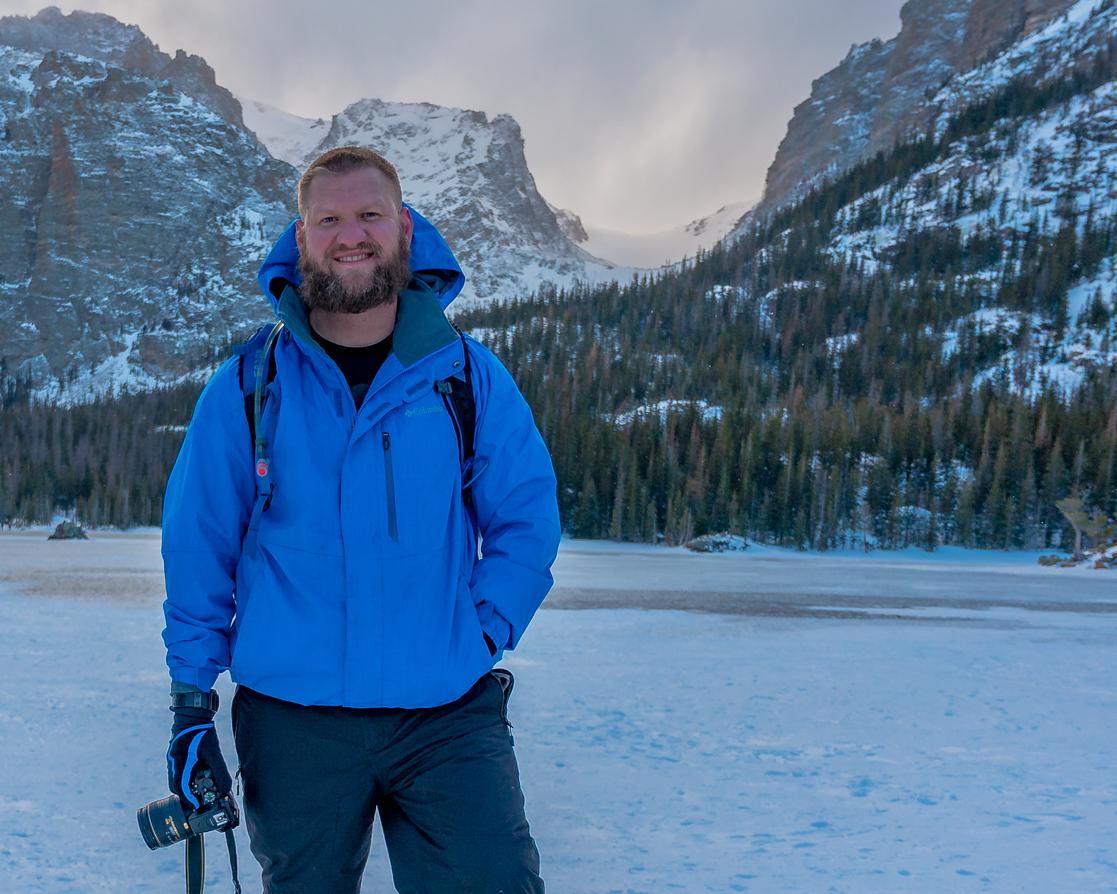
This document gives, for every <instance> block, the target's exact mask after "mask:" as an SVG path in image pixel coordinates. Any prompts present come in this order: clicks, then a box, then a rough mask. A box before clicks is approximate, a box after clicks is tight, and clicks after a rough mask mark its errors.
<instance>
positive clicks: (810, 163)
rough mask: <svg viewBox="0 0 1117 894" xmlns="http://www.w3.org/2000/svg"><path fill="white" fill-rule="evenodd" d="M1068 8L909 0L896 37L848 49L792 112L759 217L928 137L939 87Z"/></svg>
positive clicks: (1062, 2)
mask: <svg viewBox="0 0 1117 894" xmlns="http://www.w3.org/2000/svg"><path fill="white" fill-rule="evenodd" d="M1074 2H1075V0H909V2H907V3H906V4H905V5H904V7H903V8H902V9H901V11H900V20H901V28H900V33H899V34H898V35H897V36H896V37H894V38H892V39H891V40H889V41H887V42H882V41H879V40H875V41H872V42H870V43H865V44H861V45H858V46H855V47H853V48H852V49H851V50H850V51H849V55H847V56H846V58H845V59H844V60H843V61H842V62H841V64H839V65H838V66H837V67H836V68H834V69H833V70H831V71H829V72H827V73H826V74H824V75H823V76H822V77H820V78H818V79H817V80H816V81H815V82H814V83H813V84H812V88H811V95H810V98H809V99H807V100H806V101H805V102H803V103H801V104H800V105H798V106H796V108H795V111H794V114H793V115H792V118H791V121H790V123H789V124H788V129H787V134H786V135H785V136H784V139H783V141H782V142H781V143H780V146H779V149H778V151H777V153H776V157H775V160H774V161H773V162H772V165H771V167H770V168H769V169H768V175H767V180H766V185H765V192H764V198H763V200H762V201H761V203H760V205H759V206H758V211H759V212H760V213H764V212H766V211H770V210H772V209H774V208H776V207H778V206H780V205H782V204H783V203H784V202H786V201H788V200H789V199H792V198H794V197H795V196H797V195H799V194H801V193H802V192H803V191H804V190H805V189H808V188H809V187H810V186H811V185H812V184H814V183H816V182H817V181H818V179H819V178H821V177H825V176H827V175H831V174H833V173H835V172H837V171H841V170H845V169H846V168H849V167H850V166H852V165H853V164H856V163H857V162H858V161H860V160H861V159H864V158H867V157H870V156H872V155H873V154H875V153H876V152H878V151H880V150H888V149H890V148H891V147H892V146H893V145H894V144H895V143H896V142H897V141H898V140H902V139H904V138H907V137H910V136H912V135H914V134H917V133H920V132H922V131H924V130H926V128H927V127H928V126H929V125H930V123H931V122H932V120H933V119H934V118H935V116H936V114H937V113H938V112H940V111H941V109H940V108H937V107H936V106H935V104H933V103H932V101H931V100H932V98H933V97H934V96H935V95H936V94H937V92H938V91H939V90H940V88H942V87H943V86H944V85H945V84H946V83H948V82H949V81H950V80H951V79H952V78H954V77H955V76H957V75H960V74H964V73H965V72H968V71H970V70H971V69H973V68H975V67H976V66H978V65H979V64H981V63H982V62H985V61H986V60H988V59H989V58H990V57H991V56H994V55H996V54H997V53H999V52H1001V51H1003V50H1004V49H1005V48H1006V47H1008V46H1010V45H1011V44H1013V43H1015V42H1017V41H1019V40H1020V39H1021V38H1022V37H1024V36H1026V35H1028V34H1031V33H1032V32H1034V31H1036V30H1037V29H1039V28H1040V27H1041V26H1042V25H1043V24H1044V23H1046V22H1049V21H1050V20H1051V19H1052V18H1054V17H1055V16H1057V15H1059V14H1061V13H1063V12H1064V11H1066V10H1067V9H1068V8H1069V7H1071V6H1072V5H1073V4H1074Z"/></svg>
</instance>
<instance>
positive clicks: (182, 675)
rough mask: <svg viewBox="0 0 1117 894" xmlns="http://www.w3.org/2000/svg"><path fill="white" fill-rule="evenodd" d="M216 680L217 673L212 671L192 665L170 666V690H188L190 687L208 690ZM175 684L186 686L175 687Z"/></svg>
mask: <svg viewBox="0 0 1117 894" xmlns="http://www.w3.org/2000/svg"><path fill="white" fill-rule="evenodd" d="M216 682H217V674H216V672H214V671H210V670H203V669H199V668H194V667H173V668H171V692H189V691H190V690H191V689H200V690H201V691H202V692H209V691H210V690H211V689H212V688H213V684H214V683H216ZM176 686H178V687H181V686H185V687H186V688H185V689H176V688H175V687H176Z"/></svg>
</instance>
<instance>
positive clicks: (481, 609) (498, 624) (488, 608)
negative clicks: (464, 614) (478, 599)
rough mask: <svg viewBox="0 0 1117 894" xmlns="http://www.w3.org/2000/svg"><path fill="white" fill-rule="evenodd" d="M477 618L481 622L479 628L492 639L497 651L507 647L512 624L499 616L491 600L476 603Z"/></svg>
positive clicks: (510, 636)
mask: <svg viewBox="0 0 1117 894" xmlns="http://www.w3.org/2000/svg"><path fill="white" fill-rule="evenodd" d="M477 619H478V620H479V621H480V622H481V630H482V631H483V632H484V633H485V634H486V635H487V636H488V637H489V639H491V640H492V641H493V643H494V644H495V645H496V650H497V651H498V652H503V651H504V650H505V649H507V648H508V641H509V640H510V639H511V638H512V625H511V624H509V623H508V622H507V621H506V620H505V619H504V618H503V617H501V615H500V613H499V612H498V611H497V610H496V609H495V608H493V604H492V603H491V602H482V603H480V604H478V606H477Z"/></svg>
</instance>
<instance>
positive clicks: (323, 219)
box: [318, 217, 337, 224]
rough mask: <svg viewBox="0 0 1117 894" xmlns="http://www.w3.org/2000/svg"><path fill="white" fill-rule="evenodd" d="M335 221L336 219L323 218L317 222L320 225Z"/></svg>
mask: <svg viewBox="0 0 1117 894" xmlns="http://www.w3.org/2000/svg"><path fill="white" fill-rule="evenodd" d="M335 220H337V218H336V217H323V218H322V219H321V220H319V221H318V223H320V224H332V223H333V222H334V221H335Z"/></svg>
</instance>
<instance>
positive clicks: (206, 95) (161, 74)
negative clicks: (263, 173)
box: [0, 6, 244, 126]
mask: <svg viewBox="0 0 1117 894" xmlns="http://www.w3.org/2000/svg"><path fill="white" fill-rule="evenodd" d="M0 44H3V45H5V46H10V47H16V48H18V49H22V50H29V51H31V52H34V53H45V52H49V51H50V50H57V51H59V52H62V53H65V54H67V55H71V56H87V57H89V58H92V59H98V60H100V61H101V62H105V63H108V64H109V65H111V66H113V67H116V68H123V69H127V70H129V71H132V72H135V73H136V74H141V75H146V76H147V77H149V78H153V79H155V80H159V81H169V82H170V83H171V84H172V85H173V86H174V87H175V89H177V90H178V91H179V92H180V93H185V94H186V95H187V96H189V97H191V98H193V99H195V100H197V101H198V102H200V103H201V104H202V105H204V106H205V107H206V108H208V109H209V110H210V111H213V112H216V113H217V114H218V115H220V116H221V117H222V118H224V119H225V120H226V121H228V122H229V123H230V124H235V125H238V126H243V125H244V120H243V118H242V117H241V107H240V103H239V102H237V99H236V97H234V96H233V94H232V93H230V92H229V91H228V90H226V89H225V88H224V87H220V86H218V84H217V77H216V75H215V74H214V71H213V69H212V68H210V67H209V65H208V64H207V63H206V61H205V59H203V58H201V57H200V56H192V55H188V54H187V53H184V52H183V51H182V50H179V51H178V52H177V53H176V54H175V56H174V58H172V57H170V56H168V55H167V54H166V53H163V52H161V51H160V50H159V48H158V47H157V46H156V45H155V44H153V43H152V42H151V40H150V39H149V38H148V37H147V35H146V34H144V33H143V32H142V31H141V30H140V29H139V28H137V27H136V26H135V25H125V24H123V23H121V22H118V21H117V20H116V19H114V18H112V17H111V16H107V15H103V14H101V13H94V12H81V11H80V10H75V11H74V12H72V13H70V14H69V15H63V14H62V12H61V11H60V10H59V9H58V7H57V6H50V7H47V8H46V9H44V10H42V11H41V12H40V13H39V14H38V15H36V16H33V17H31V18H25V17H22V16H7V17H5V18H2V19H0Z"/></svg>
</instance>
